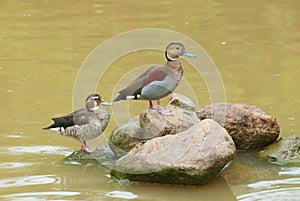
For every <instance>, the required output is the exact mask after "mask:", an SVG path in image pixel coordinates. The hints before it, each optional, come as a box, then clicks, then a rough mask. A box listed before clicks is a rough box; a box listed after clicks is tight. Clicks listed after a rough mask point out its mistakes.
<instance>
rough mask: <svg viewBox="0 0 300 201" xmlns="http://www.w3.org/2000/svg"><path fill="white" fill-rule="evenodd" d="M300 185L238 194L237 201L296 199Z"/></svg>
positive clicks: (299, 193) (299, 191) (299, 192)
mask: <svg viewBox="0 0 300 201" xmlns="http://www.w3.org/2000/svg"><path fill="white" fill-rule="evenodd" d="M299 195H300V187H285V186H284V187H282V188H276V189H272V190H269V189H267V190H261V191H256V192H253V193H248V194H244V195H241V196H238V197H237V198H238V200H239V201H253V200H298V198H299Z"/></svg>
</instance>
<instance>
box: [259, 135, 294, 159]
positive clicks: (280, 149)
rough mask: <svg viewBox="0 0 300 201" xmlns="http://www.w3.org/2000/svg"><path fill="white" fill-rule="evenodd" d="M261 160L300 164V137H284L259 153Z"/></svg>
mask: <svg viewBox="0 0 300 201" xmlns="http://www.w3.org/2000/svg"><path fill="white" fill-rule="evenodd" d="M257 156H258V158H259V159H261V160H266V161H269V162H271V163H277V164H282V165H283V164H291V163H299V164H300V137H299V136H295V135H293V136H290V137H287V138H282V139H280V140H278V141H276V142H275V143H273V144H271V145H269V146H268V147H266V148H265V149H264V150H262V151H260V152H259V153H258V154H257Z"/></svg>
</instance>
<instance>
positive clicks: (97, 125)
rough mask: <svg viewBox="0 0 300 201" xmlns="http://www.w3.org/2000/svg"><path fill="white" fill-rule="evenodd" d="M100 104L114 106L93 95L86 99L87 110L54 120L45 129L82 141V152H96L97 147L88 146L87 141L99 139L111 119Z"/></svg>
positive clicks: (77, 111) (80, 110)
mask: <svg viewBox="0 0 300 201" xmlns="http://www.w3.org/2000/svg"><path fill="white" fill-rule="evenodd" d="M100 104H101V105H106V106H111V105H112V104H111V103H108V102H106V101H104V100H103V99H102V98H101V96H100V95H99V94H91V95H89V96H88V97H87V99H86V102H85V108H82V109H79V110H76V111H75V112H73V113H71V114H69V115H66V116H62V117H56V118H52V120H53V121H54V123H53V124H52V125H50V126H49V127H46V128H44V129H47V130H51V131H54V132H56V133H58V134H61V135H65V136H69V137H73V138H75V139H77V140H79V141H80V143H81V150H84V151H87V152H94V151H95V150H96V147H89V146H87V144H86V141H87V140H90V139H93V138H96V137H98V136H99V135H100V134H101V133H102V132H103V131H104V130H105V128H106V126H107V124H108V121H109V119H110V114H109V111H108V110H107V109H106V108H104V107H101V106H100Z"/></svg>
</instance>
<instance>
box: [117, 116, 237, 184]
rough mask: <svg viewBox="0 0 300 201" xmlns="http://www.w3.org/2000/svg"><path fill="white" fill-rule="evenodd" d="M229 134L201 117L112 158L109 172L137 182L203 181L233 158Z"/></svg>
mask: <svg viewBox="0 0 300 201" xmlns="http://www.w3.org/2000/svg"><path fill="white" fill-rule="evenodd" d="M235 151H236V150H235V145H234V142H233V141H232V138H231V137H230V136H229V134H228V133H227V132H226V130H225V129H224V128H223V127H221V126H220V125H219V124H218V123H217V122H215V121H213V120H203V121H201V122H198V123H197V124H195V125H194V126H192V127H190V128H189V129H187V130H185V131H181V132H179V133H178V134H176V135H166V136H163V137H157V138H154V139H152V140H149V141H146V142H144V143H143V142H142V143H140V144H138V145H137V146H136V147H134V148H133V149H132V150H131V151H130V152H129V153H128V154H126V155H125V156H123V157H122V158H120V159H118V160H117V161H116V162H115V165H114V169H113V170H112V171H111V176H113V177H115V178H117V179H129V180H132V181H140V182H154V183H169V184H191V185H199V184H205V183H207V182H208V181H209V180H211V179H212V178H214V177H215V176H216V175H217V174H218V173H219V172H220V170H221V169H222V168H223V167H224V166H225V165H226V164H227V163H228V162H229V161H231V160H232V159H233V158H234V155H235Z"/></svg>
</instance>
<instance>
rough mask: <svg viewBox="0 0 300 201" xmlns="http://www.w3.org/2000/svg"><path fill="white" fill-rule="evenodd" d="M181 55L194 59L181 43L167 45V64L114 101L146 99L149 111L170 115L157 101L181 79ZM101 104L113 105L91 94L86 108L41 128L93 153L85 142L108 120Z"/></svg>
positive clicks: (122, 91)
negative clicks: (75, 141) (65, 137)
mask: <svg viewBox="0 0 300 201" xmlns="http://www.w3.org/2000/svg"><path fill="white" fill-rule="evenodd" d="M180 56H187V57H190V58H195V57H196V56H195V55H193V54H190V53H189V52H188V51H186V50H185V48H184V46H183V45H182V44H181V43H170V44H169V45H168V46H167V48H166V51H165V57H166V59H167V62H166V64H165V65H156V66H153V67H151V68H149V69H148V70H147V71H145V72H144V73H143V74H141V75H140V76H139V77H137V78H136V79H135V80H134V81H132V82H131V83H130V84H129V85H128V86H127V87H126V88H125V89H123V90H121V91H120V92H119V96H118V97H116V98H115V99H114V101H120V100H129V99H141V100H148V101H149V109H151V110H156V111H158V112H159V113H161V114H163V115H170V111H168V110H165V109H164V108H162V107H161V106H160V99H161V98H163V97H165V96H167V95H169V94H171V93H172V92H173V91H174V90H175V88H176V87H177V85H178V84H179V82H180V80H181V78H182V76H183V69H182V66H181V63H180V62H179V61H178V58H179V57H180ZM152 100H157V107H153V103H152ZM100 105H104V106H112V104H111V103H108V102H106V101H104V100H103V99H102V97H101V96H100V95H99V94H91V95H89V96H88V97H87V99H86V101H85V108H83V109H79V110H76V111H75V112H73V113H71V114H69V115H66V116H62V117H56V118H52V120H53V121H54V123H53V124H52V125H50V126H49V127H46V128H44V129H47V130H52V131H54V132H57V133H59V134H61V135H65V136H69V137H73V138H75V139H77V140H79V141H80V143H81V150H83V151H87V152H94V151H96V147H91V146H87V144H86V141H87V140H90V139H93V138H96V137H97V136H99V135H100V134H101V133H102V132H103V131H104V130H105V128H106V126H107V124H108V121H109V119H110V114H109V111H108V110H107V109H106V108H104V107H101V106H100Z"/></svg>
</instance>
